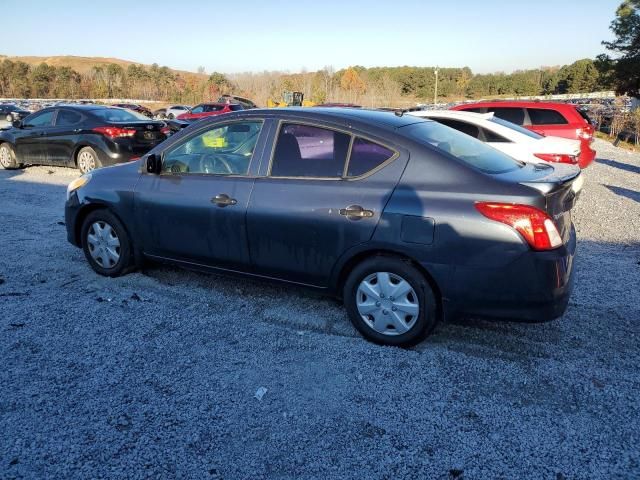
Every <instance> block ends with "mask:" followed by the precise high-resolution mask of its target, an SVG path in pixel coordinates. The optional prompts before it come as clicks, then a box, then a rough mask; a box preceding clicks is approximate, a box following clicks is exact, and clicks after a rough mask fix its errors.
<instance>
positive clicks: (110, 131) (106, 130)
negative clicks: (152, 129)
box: [93, 127, 136, 139]
mask: <svg viewBox="0 0 640 480" xmlns="http://www.w3.org/2000/svg"><path fill="white" fill-rule="evenodd" d="M93 131H94V132H96V133H101V134H102V135H104V136H106V137H109V138H111V139H113V138H128V137H133V136H134V135H135V134H136V129H135V128H122V127H96V128H94V129H93Z"/></svg>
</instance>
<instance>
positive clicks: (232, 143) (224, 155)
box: [162, 121, 262, 175]
mask: <svg viewBox="0 0 640 480" xmlns="http://www.w3.org/2000/svg"><path fill="white" fill-rule="evenodd" d="M261 129H262V122H259V121H251V122H237V123H231V124H227V125H222V126H216V127H214V128H212V129H210V130H207V131H205V132H202V133H200V134H198V135H196V136H195V137H191V138H189V139H187V140H185V141H184V142H182V143H180V144H178V145H177V146H176V147H174V148H173V149H172V150H170V151H169V152H168V153H167V154H166V155H165V157H164V161H163V164H162V172H163V173H169V174H170V173H177V174H210V175H246V174H247V173H248V172H249V164H250V162H251V157H252V155H253V150H254V149H255V146H256V143H257V141H258V136H259V134H260V130H261Z"/></svg>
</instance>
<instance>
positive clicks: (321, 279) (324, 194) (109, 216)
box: [65, 108, 580, 345]
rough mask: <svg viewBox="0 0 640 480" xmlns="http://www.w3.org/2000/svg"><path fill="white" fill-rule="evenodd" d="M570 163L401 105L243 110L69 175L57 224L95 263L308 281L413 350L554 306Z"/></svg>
mask: <svg viewBox="0 0 640 480" xmlns="http://www.w3.org/2000/svg"><path fill="white" fill-rule="evenodd" d="M578 175H580V171H579V169H577V168H576V167H573V166H566V165H549V164H540V165H531V164H524V163H520V162H518V161H516V160H513V159H512V158H510V157H507V156H505V155H504V154H502V153H500V152H498V151H496V150H494V149H492V148H490V147H488V146H486V145H484V144H483V143H481V142H479V141H477V140H475V139H473V138H471V137H469V136H467V135H464V134H462V133H459V132H457V131H455V130H453V129H451V128H449V127H446V126H444V125H441V124H438V123H436V122H432V121H429V120H424V119H419V118H416V117H412V116H402V115H398V114H394V113H390V112H379V111H368V110H356V109H335V108H332V109H322V108H317V109H316V108H314V109H295V108H294V109H277V110H250V111H242V112H236V113H231V114H227V115H222V116H218V117H214V118H211V119H206V120H203V121H200V122H197V123H195V124H193V125H191V126H190V127H188V128H186V129H184V130H182V131H181V132H179V133H177V134H176V135H174V136H172V137H170V138H169V139H168V140H167V141H165V142H163V143H162V144H160V145H159V146H157V147H156V148H155V149H153V150H152V151H151V152H150V153H149V154H147V155H145V156H144V157H143V158H141V159H140V160H138V161H135V162H131V163H128V164H125V165H120V166H115V167H109V168H104V169H100V170H97V171H94V172H92V173H91V174H88V175H85V176H83V177H80V178H79V179H78V180H76V181H74V182H73V183H72V184H71V185H69V189H68V199H67V203H66V212H65V213H66V225H67V232H68V239H69V241H70V242H71V243H72V244H74V245H75V246H77V247H81V248H83V249H84V253H85V255H86V258H87V260H88V262H89V264H90V265H91V267H92V268H93V269H94V270H95V271H96V272H98V273H99V274H101V275H108V276H118V275H122V274H124V273H127V272H129V271H131V270H132V269H135V268H136V267H138V266H139V265H140V264H141V263H142V262H143V261H144V260H155V261H163V262H171V263H174V264H178V265H182V266H184V267H187V268H192V269H199V270H208V271H222V272H238V273H242V274H248V275H252V276H259V277H264V278H270V279H277V280H280V281H284V282H289V283H291V284H298V285H305V286H310V287H313V288H317V289H321V290H324V291H326V292H328V293H330V294H332V295H335V296H337V297H340V298H342V299H343V300H344V303H345V306H346V308H347V311H348V313H349V317H350V318H351V321H352V322H353V323H354V325H355V326H356V327H357V329H358V330H359V331H360V332H361V333H362V334H363V335H364V336H365V337H366V338H368V339H369V340H372V341H374V342H378V343H383V344H389V345H411V344H415V343H417V342H419V341H420V340H422V339H423V338H425V336H427V335H428V334H429V333H430V332H431V331H432V330H433V328H434V327H435V325H436V323H437V322H438V321H439V320H442V319H446V318H450V317H451V316H453V315H460V314H464V315H481V316H488V317H501V318H508V319H519V320H529V321H541V320H549V319H553V318H556V317H558V316H560V315H562V314H563V312H564V310H565V308H566V305H567V302H568V299H569V295H570V293H571V289H572V273H573V268H572V267H573V259H574V252H575V248H576V237H575V230H574V229H573V225H572V221H571V209H572V207H573V205H574V202H575V201H576V198H575V195H576V194H575V192H574V190H573V189H572V183H573V181H574V180H575V179H576V178H577V177H578Z"/></svg>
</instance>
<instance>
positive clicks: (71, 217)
mask: <svg viewBox="0 0 640 480" xmlns="http://www.w3.org/2000/svg"><path fill="white" fill-rule="evenodd" d="M78 212H80V201H79V200H78V194H77V193H76V192H73V193H72V194H71V197H69V200H67V201H66V203H65V204H64V224H65V227H66V229H67V241H68V242H69V243H70V244H72V245H74V246H76V247H78V248H80V247H81V246H82V245H80V239H79V238H78V237H79V235H77V233H78V232H77V228H76V222H77V219H78Z"/></svg>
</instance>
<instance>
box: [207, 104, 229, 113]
mask: <svg viewBox="0 0 640 480" xmlns="http://www.w3.org/2000/svg"><path fill="white" fill-rule="evenodd" d="M222 109H224V107H223V106H222V105H204V106H203V108H202V110H203V111H204V112H219V111H220V110H222Z"/></svg>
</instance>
